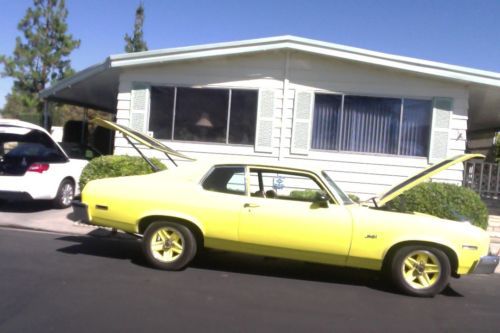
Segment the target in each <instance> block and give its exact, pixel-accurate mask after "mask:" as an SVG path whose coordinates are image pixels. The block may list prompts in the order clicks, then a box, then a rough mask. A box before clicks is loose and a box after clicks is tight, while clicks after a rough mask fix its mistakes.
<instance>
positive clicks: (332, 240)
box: [238, 168, 352, 265]
mask: <svg viewBox="0 0 500 333" xmlns="http://www.w3.org/2000/svg"><path fill="white" fill-rule="evenodd" d="M247 182H248V188H249V195H248V196H247V202H245V203H244V205H243V211H242V216H241V222H240V226H239V234H238V235H239V240H240V241H241V242H243V243H247V244H251V245H253V247H254V251H253V252H256V253H258V254H262V255H269V256H277V257H285V258H290V259H298V260H308V261H315V262H323V263H329V264H338V265H342V264H344V263H345V260H346V258H347V255H348V253H349V247H350V244H351V236H352V235H351V234H352V218H351V214H350V212H349V211H348V209H347V208H346V207H345V206H343V205H340V204H336V203H335V202H334V201H333V199H332V198H328V197H327V200H328V201H329V203H327V202H326V201H323V202H322V203H321V201H318V200H317V198H320V197H321V196H322V195H327V196H329V195H328V192H327V191H326V190H325V187H324V185H322V183H321V180H320V179H319V178H318V177H317V176H316V175H314V174H312V173H304V172H296V171H286V170H283V169H273V168H250V169H249V170H248V176H247Z"/></svg>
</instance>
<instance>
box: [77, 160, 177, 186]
mask: <svg viewBox="0 0 500 333" xmlns="http://www.w3.org/2000/svg"><path fill="white" fill-rule="evenodd" d="M151 161H152V162H153V164H154V165H156V166H157V167H158V168H160V170H164V169H166V168H167V167H166V166H165V165H164V164H163V163H161V162H160V160H158V159H156V158H153V159H151ZM152 172H153V171H152V170H151V167H150V166H149V164H147V163H146V161H144V159H143V158H142V157H138V156H119V155H113V156H101V157H98V158H94V159H93V160H91V161H90V162H89V164H87V165H86V166H85V168H84V169H83V171H82V175H81V176H80V188H81V189H83V188H84V187H85V185H86V184H87V183H88V182H89V181H91V180H94V179H101V178H112V177H121V176H133V175H145V174H148V173H152Z"/></svg>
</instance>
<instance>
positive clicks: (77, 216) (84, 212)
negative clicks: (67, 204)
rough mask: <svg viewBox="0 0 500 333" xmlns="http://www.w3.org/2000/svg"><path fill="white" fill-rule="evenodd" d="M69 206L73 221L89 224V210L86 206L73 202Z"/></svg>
mask: <svg viewBox="0 0 500 333" xmlns="http://www.w3.org/2000/svg"><path fill="white" fill-rule="evenodd" d="M71 206H72V207H73V217H74V220H75V221H80V222H82V223H85V224H90V216H89V209H88V206H87V205H86V204H84V203H83V202H80V201H76V200H75V201H73V202H72V203H71Z"/></svg>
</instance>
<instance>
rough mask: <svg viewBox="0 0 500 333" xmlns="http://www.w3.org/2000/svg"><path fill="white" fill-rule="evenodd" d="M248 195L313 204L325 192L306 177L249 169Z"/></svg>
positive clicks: (296, 174) (310, 178)
mask: <svg viewBox="0 0 500 333" xmlns="http://www.w3.org/2000/svg"><path fill="white" fill-rule="evenodd" d="M250 194H251V196H254V197H263V198H268V199H281V200H294V201H304V202H314V201H315V200H317V198H318V197H319V196H320V195H324V194H325V192H324V191H323V189H322V188H321V187H320V186H319V185H318V183H316V181H315V180H314V179H313V178H312V177H310V176H308V175H304V174H299V173H287V172H276V171H270V170H263V169H262V170H261V169H250Z"/></svg>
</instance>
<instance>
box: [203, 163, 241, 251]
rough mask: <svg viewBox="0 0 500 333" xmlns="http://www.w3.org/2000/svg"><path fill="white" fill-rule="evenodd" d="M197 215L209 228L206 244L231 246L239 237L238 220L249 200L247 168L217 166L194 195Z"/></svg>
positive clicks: (229, 247)
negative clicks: (246, 178)
mask: <svg viewBox="0 0 500 333" xmlns="http://www.w3.org/2000/svg"><path fill="white" fill-rule="evenodd" d="M194 199H196V200H197V202H196V206H195V207H196V212H195V213H194V215H196V214H198V216H197V218H198V220H199V221H200V222H202V224H203V226H204V228H205V245H206V246H208V247H215V248H224V249H231V248H232V247H233V246H235V243H237V241H238V224H239V221H240V215H241V209H242V207H243V205H244V203H245V200H246V188H245V168H244V167H243V166H241V165H239V166H238V165H217V166H214V167H213V168H212V169H211V170H210V171H209V172H208V174H207V175H206V177H205V178H204V179H203V180H202V182H201V188H200V189H199V193H198V194H197V195H196V196H195V197H194Z"/></svg>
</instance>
